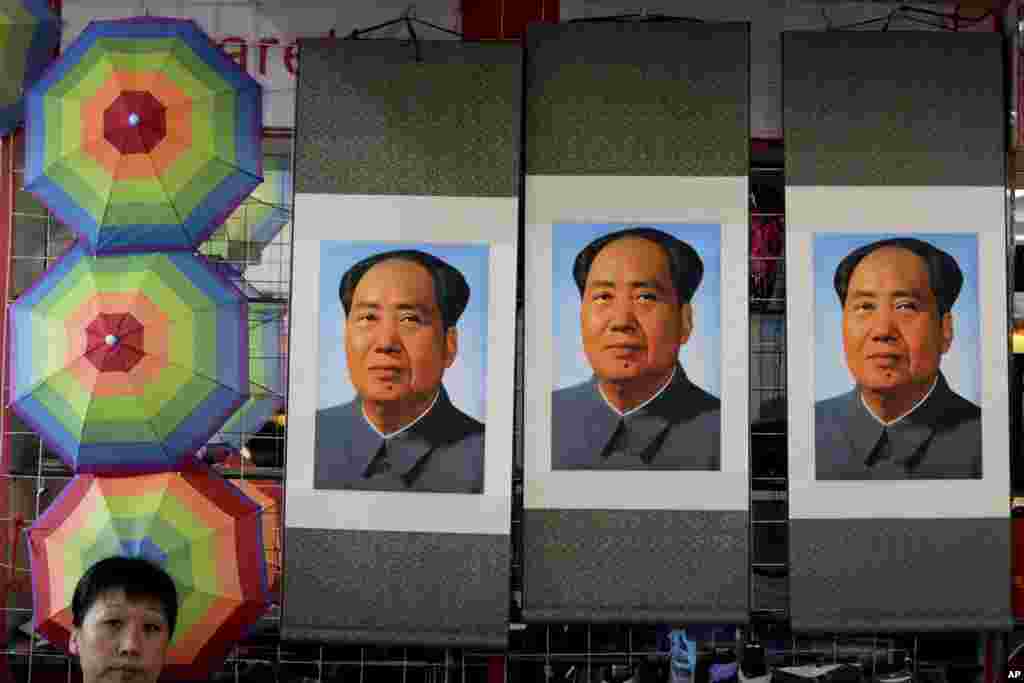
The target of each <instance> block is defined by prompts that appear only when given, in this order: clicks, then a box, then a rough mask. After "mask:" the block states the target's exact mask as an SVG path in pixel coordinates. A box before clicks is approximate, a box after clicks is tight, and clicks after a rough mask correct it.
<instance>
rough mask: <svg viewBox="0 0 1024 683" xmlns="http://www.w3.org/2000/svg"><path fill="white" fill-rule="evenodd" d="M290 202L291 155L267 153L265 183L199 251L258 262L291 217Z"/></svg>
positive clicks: (265, 157)
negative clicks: (289, 157) (264, 250)
mask: <svg viewBox="0 0 1024 683" xmlns="http://www.w3.org/2000/svg"><path fill="white" fill-rule="evenodd" d="M291 203H292V171H291V163H290V161H289V159H288V157H287V156H281V155H277V154H268V155H266V156H264V157H263V182H262V183H260V186H259V187H257V188H256V189H255V190H253V193H252V194H251V195H249V198H248V199H246V200H245V201H244V202H242V204H241V205H240V206H239V207H238V208H237V209H235V211H234V213H232V214H231V215H230V216H228V219H227V220H226V221H225V222H224V225H222V226H221V227H219V228H217V230H216V231H215V232H214V233H213V235H212V236H211V237H210V239H208V240H207V241H206V242H203V244H202V245H200V247H199V251H200V253H203V254H207V255H210V256H220V257H222V258H226V259H230V260H232V261H244V262H245V263H259V262H260V255H261V254H262V252H263V249H264V247H266V246H267V245H268V244H270V243H271V242H272V241H273V240H274V238H275V237H277V235H278V234H279V233H280V232H281V229H282V228H283V227H284V226H285V225H286V224H287V223H288V221H289V220H291Z"/></svg>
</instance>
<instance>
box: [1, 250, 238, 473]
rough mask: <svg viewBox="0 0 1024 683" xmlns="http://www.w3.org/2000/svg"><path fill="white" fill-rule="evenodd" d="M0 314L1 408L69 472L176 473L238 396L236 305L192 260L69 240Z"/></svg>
mask: <svg viewBox="0 0 1024 683" xmlns="http://www.w3.org/2000/svg"><path fill="white" fill-rule="evenodd" d="M9 317H10V339H11V340H12V343H11V344H10V347H9V349H8V353H9V361H8V367H9V372H10V391H11V397H12V398H11V406H12V407H13V408H14V410H15V411H16V412H17V413H18V414H19V415H20V416H21V417H22V418H23V419H24V420H25V421H26V422H27V423H28V424H30V425H32V427H33V429H35V430H36V431H37V432H38V433H39V434H40V436H42V437H43V439H44V441H46V442H47V444H48V445H49V446H50V447H51V448H52V449H53V450H54V451H55V452H57V453H58V454H59V455H60V457H61V458H62V459H63V460H64V461H65V463H67V465H68V466H69V467H71V468H73V469H75V470H76V471H77V472H92V473H100V474H102V473H108V474H121V473H126V472H135V473H140V472H156V471H165V470H171V469H176V468H178V466H179V465H180V464H181V463H182V462H184V461H187V460H191V459H192V458H191V456H192V455H193V454H194V453H195V452H196V450H197V449H199V448H200V447H201V446H202V445H203V444H204V443H205V442H206V441H207V440H208V439H209V438H210V436H211V435H213V434H214V433H215V432H216V431H217V430H218V429H220V428H221V426H223V424H224V422H225V421H226V420H227V419H228V418H229V417H230V416H231V415H232V414H233V413H234V411H235V410H236V409H237V408H238V407H239V406H240V405H242V403H243V402H244V401H245V400H246V399H247V398H248V388H249V347H248V343H247V340H248V330H247V320H248V306H247V303H246V300H245V297H244V296H242V294H241V292H239V291H238V289H237V288H236V287H235V286H234V285H232V284H231V283H230V282H228V281H227V280H226V279H225V278H224V277H223V276H222V275H220V274H219V273H217V272H216V270H214V269H213V268H212V267H211V266H210V265H209V264H208V262H207V261H206V259H205V258H204V257H202V256H197V255H195V254H192V253H189V252H162V253H153V254H136V255H123V254H122V255H113V256H90V255H89V254H88V253H87V252H86V250H85V248H84V247H82V245H81V244H80V243H79V244H76V245H75V246H73V247H72V248H71V249H69V250H68V251H67V252H66V253H65V254H64V255H63V256H62V257H61V258H60V259H59V260H58V261H57V262H56V263H54V264H53V266H51V267H50V269H49V270H48V271H47V272H46V273H45V274H44V275H43V276H42V277H41V278H40V279H39V280H37V281H36V282H35V283H34V284H33V285H32V286H31V287H30V288H29V289H28V290H26V291H25V292H24V293H23V294H22V295H21V297H20V298H19V299H18V300H17V301H15V302H14V303H13V304H11V307H10V316H9Z"/></svg>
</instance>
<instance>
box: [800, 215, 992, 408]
mask: <svg viewBox="0 0 1024 683" xmlns="http://www.w3.org/2000/svg"><path fill="white" fill-rule="evenodd" d="M891 237H913V238H916V239H919V240H923V241H925V242H928V243H930V244H932V245H934V246H936V247H938V248H939V249H942V250H943V251H945V252H948V253H949V254H950V255H951V256H952V257H953V258H954V259H956V262H957V264H959V266H960V270H961V271H963V274H964V285H963V289H961V290H960V296H959V297H958V298H957V300H956V303H954V304H953V309H952V312H953V344H952V346H951V347H950V349H949V351H948V352H947V353H946V354H945V355H943V356H942V361H941V364H940V366H939V367H940V368H941V370H942V373H943V374H944V375H945V376H946V379H947V380H948V382H949V385H950V387H951V388H952V389H953V391H955V392H957V393H958V394H960V395H961V396H963V397H964V398H966V399H967V400H969V401H972V402H973V403H975V404H978V405H980V404H981V366H980V360H979V348H978V344H979V340H980V339H981V328H980V325H979V320H978V236H977V235H976V234H970V233H941V234H936V233H917V232H914V233H899V234H896V233H820V234H815V235H814V245H813V250H814V311H815V315H814V320H815V322H814V324H815V332H814V359H815V360H814V398H815V401H821V400H824V399H826V398H831V397H832V396H837V395H839V394H843V393H846V392H848V391H850V390H851V389H853V379H852V378H851V377H850V371H849V369H848V368H847V367H846V356H845V355H844V353H843V312H842V307H841V305H840V304H839V297H838V296H836V290H835V289H834V288H833V286H832V280H833V278H834V277H835V272H836V267H838V266H839V262H840V261H842V260H843V258H844V257H845V256H846V255H847V254H849V253H850V252H851V251H853V250H854V249H856V248H857V247H861V246H863V245H865V244H869V243H871V242H875V241H878V240H882V239H888V238H891ZM790 348H793V346H792V345H790Z"/></svg>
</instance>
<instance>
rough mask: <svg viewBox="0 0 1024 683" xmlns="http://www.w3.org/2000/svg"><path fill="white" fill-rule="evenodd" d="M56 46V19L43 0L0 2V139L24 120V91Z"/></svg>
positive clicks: (38, 73) (40, 73)
mask: <svg viewBox="0 0 1024 683" xmlns="http://www.w3.org/2000/svg"><path fill="white" fill-rule="evenodd" d="M59 43H60V20H59V19H57V17H56V16H55V15H54V14H53V12H51V11H50V7H49V5H48V4H47V2H46V0H0V46H2V52H0V54H2V55H3V58H2V63H3V65H4V68H3V70H2V71H0V136H4V135H7V134H9V133H11V132H13V131H14V129H15V128H17V127H18V126H19V125H21V124H22V122H24V120H25V91H26V90H27V89H28V87H29V86H31V85H32V84H33V83H34V82H35V81H36V79H38V78H39V77H40V76H41V75H42V73H43V70H44V69H45V68H46V65H47V64H48V63H49V62H50V59H51V58H52V57H53V54H54V52H55V50H56V49H57V45H58V44H59Z"/></svg>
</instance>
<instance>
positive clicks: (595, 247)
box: [572, 226, 704, 304]
mask: <svg viewBox="0 0 1024 683" xmlns="http://www.w3.org/2000/svg"><path fill="white" fill-rule="evenodd" d="M627 237H638V238H640V239H645V240H647V241H649V242H654V243H655V244H657V245H658V246H659V247H661V248H662V249H663V250H664V251H665V254H666V256H668V269H669V273H670V275H671V277H672V285H673V286H674V287H675V290H676V295H677V296H678V297H679V303H680V304H688V303H690V299H692V298H693V293H694V292H696V291H697V287H699V286H700V281H701V279H703V277H704V262H703V261H701V259H700V256H699V255H698V254H697V250H696V249H694V248H693V247H691V246H690V245H689V244H687V243H686V242H683V241H682V240H680V239H678V238H676V237H673V236H672V235H670V234H668V233H667V232H662V231H661V230H657V229H655V228H650V227H646V226H638V227H634V228H626V229H625V230H619V231H617V232H612V233H609V234H607V235H603V236H601V237H598V238H597V239H596V240H594V241H593V242H591V243H590V244H588V245H587V246H585V247H583V250H582V251H581V252H580V253H579V254H577V255H576V260H575V262H573V265H572V277H573V279H574V280H575V281H576V288H577V289H579V290H580V296H583V290H585V289H586V288H587V275H589V274H590V267H591V266H592V265H593V264H594V259H595V258H597V255H598V254H599V253H600V252H601V250H602V249H604V248H605V247H606V246H608V245H609V244H611V243H612V242H617V241H618V240H621V239H625V238H627Z"/></svg>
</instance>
